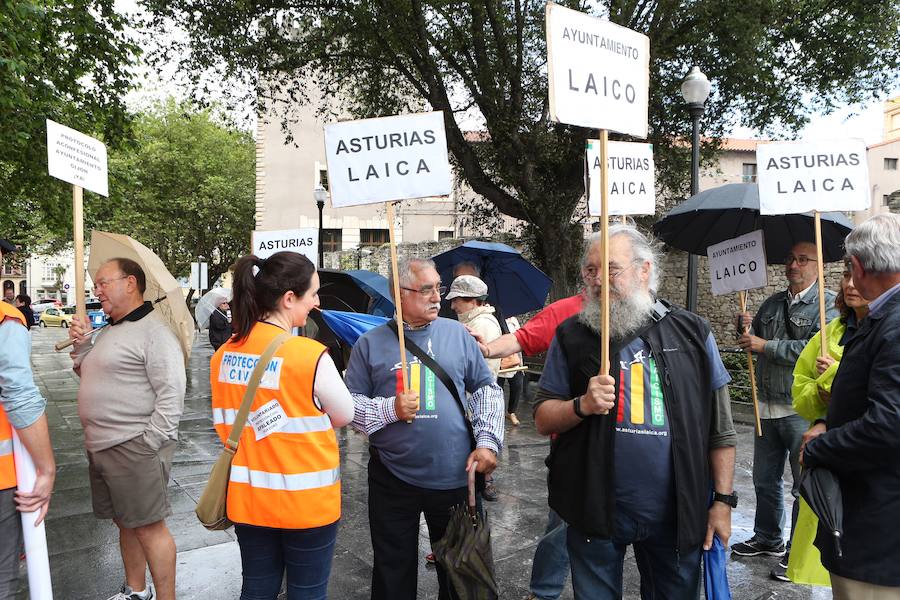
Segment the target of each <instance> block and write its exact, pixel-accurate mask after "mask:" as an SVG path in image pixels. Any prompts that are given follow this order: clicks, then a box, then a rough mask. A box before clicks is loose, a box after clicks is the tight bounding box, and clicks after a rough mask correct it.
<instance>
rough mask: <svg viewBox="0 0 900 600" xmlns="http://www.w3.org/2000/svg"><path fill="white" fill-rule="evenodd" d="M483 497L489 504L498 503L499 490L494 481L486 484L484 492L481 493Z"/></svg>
mask: <svg viewBox="0 0 900 600" xmlns="http://www.w3.org/2000/svg"><path fill="white" fill-rule="evenodd" d="M481 497H482V498H484V499H485V500H487V501H488V502H496V501H497V488H496V487H494V480H493V479H490V480H488V481H485V482H484V491H483V492H481Z"/></svg>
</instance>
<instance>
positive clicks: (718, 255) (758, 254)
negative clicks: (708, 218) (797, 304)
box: [706, 230, 768, 296]
mask: <svg viewBox="0 0 900 600" xmlns="http://www.w3.org/2000/svg"><path fill="white" fill-rule="evenodd" d="M706 255H707V257H708V258H709V276H710V278H711V279H712V293H713V295H715V296H720V295H722V294H729V293H731V292H740V291H743V290H753V289H756V288H761V287H765V286H766V285H768V275H767V272H766V246H765V244H764V243H763V232H762V230H757V231H753V232H750V233H748V234H746V235H742V236H740V237H736V238H733V239H730V240H725V241H724V242H721V243H719V244H715V245H713V246H710V247H709V248H707V249H706Z"/></svg>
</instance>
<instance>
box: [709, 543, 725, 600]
mask: <svg viewBox="0 0 900 600" xmlns="http://www.w3.org/2000/svg"><path fill="white" fill-rule="evenodd" d="M727 564H728V555H727V554H726V553H725V546H723V545H722V541H721V540H720V539H719V536H717V535H714V536H713V543H712V546H711V547H710V549H709V550H704V551H703V584H704V585H703V587H704V589H705V590H706V598H707V600H731V589H730V588H729V587H728V573H727V571H726V569H725V567H726V565H727Z"/></svg>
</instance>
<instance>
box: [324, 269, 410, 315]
mask: <svg viewBox="0 0 900 600" xmlns="http://www.w3.org/2000/svg"><path fill="white" fill-rule="evenodd" d="M318 273H319V302H320V303H321V307H322V308H324V309H331V310H343V311H350V312H358V313H368V314H370V315H381V316H385V317H392V316H393V315H394V302H393V300H392V299H391V294H390V291H389V290H388V281H387V278H386V277H384V276H383V275H379V274H378V273H375V272H372V271H365V270H356V271H334V270H331V269H319V271H318Z"/></svg>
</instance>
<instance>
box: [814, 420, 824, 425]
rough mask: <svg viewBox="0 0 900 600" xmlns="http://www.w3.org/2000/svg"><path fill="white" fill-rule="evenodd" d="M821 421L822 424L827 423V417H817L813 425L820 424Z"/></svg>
mask: <svg viewBox="0 0 900 600" xmlns="http://www.w3.org/2000/svg"><path fill="white" fill-rule="evenodd" d="M819 423H821V424H822V425H826V423H825V419H816V420H815V421H813V425H818V424H819Z"/></svg>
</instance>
